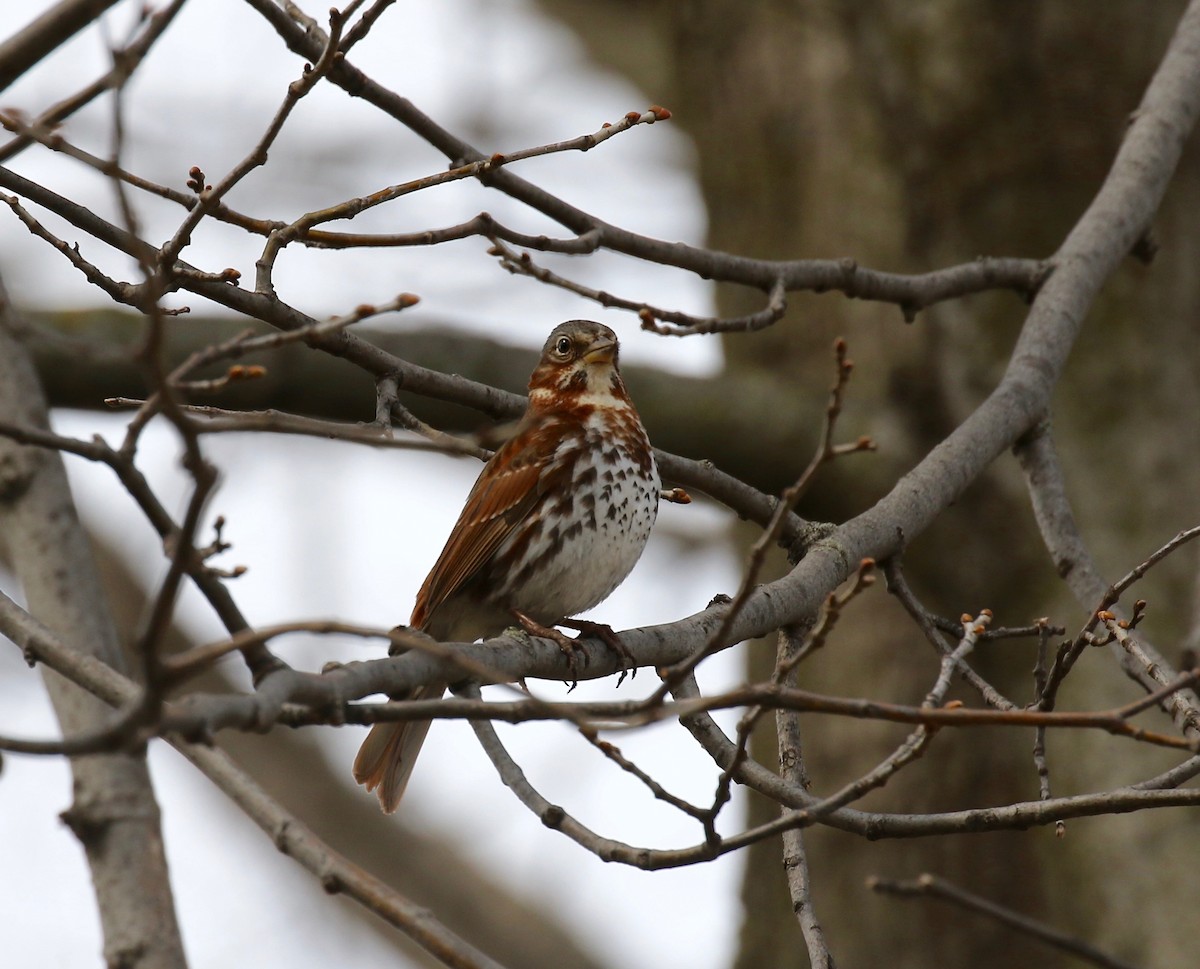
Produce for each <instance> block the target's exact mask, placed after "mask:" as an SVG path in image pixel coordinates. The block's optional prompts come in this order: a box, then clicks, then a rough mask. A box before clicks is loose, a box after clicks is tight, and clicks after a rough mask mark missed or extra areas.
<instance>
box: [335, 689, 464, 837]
mask: <svg viewBox="0 0 1200 969" xmlns="http://www.w3.org/2000/svg"><path fill="white" fill-rule="evenodd" d="M445 692H446V687H445V685H444V684H433V685H429V686H421V687H418V688H417V689H415V690H413V692H412V694H411V695H410V696H408V697H407V698H406V699H409V700H436V699H440V698H441V696H442V694H443V693H445ZM429 724H430V721H429V720H398V721H396V722H394V723H377V724H375V726H373V727H372V728H371V732H370V733H369V734H367V739H366V740H364V741H363V744H362V746H361V747H360V748H359V749H358V756H357V757H355V758H354V779H355V780H356V781H358V783H360V784H362V785H363V786H364V787H365V788H366V789H367V790H368V791H374V792H375V794H376V796H377V797H378V798H379V804H380V806H381V807H382V808H383V810H384V812H385V813H387V814H391V813H392V812H393V811H395V810H396V808H398V807H399V806H400V798H401V796H402V795H403V794H404V789H405V788H406V787H407V786H408V778H409V776H410V775H411V774H412V769H413V764H415V763H416V762H417V754H419V753H420V752H421V745H422V744H423V743H425V735H426V734H427V733H428V732H429Z"/></svg>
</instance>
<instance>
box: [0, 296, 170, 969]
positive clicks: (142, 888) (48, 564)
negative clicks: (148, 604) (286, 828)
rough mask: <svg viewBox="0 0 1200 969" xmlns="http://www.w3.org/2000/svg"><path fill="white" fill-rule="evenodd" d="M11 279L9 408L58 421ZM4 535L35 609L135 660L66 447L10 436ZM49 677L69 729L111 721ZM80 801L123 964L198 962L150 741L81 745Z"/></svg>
mask: <svg viewBox="0 0 1200 969" xmlns="http://www.w3.org/2000/svg"><path fill="white" fill-rule="evenodd" d="M19 329H20V328H19V327H18V325H17V322H16V319H15V314H14V311H13V308H12V305H11V304H10V303H9V301H8V296H7V293H6V292H5V291H4V288H3V283H0V415H2V416H3V419H4V420H6V421H11V422H13V423H17V424H24V425H26V426H31V427H38V428H48V427H49V421H48V419H47V412H46V405H45V400H44V398H43V397H42V392H41V388H40V387H39V386H38V383H37V378H36V376H35V374H34V370H33V364H32V362H31V361H30V358H29V355H28V353H27V352H26V350H25V348H24V346H23V345H22V343H21V341H20V340H19V339H18V337H17V333H18V331H19ZM0 537H2V538H3V541H4V543H5V545H6V547H7V551H8V560H9V562H10V563H11V567H12V569H13V572H14V574H15V576H16V578H17V580H18V581H19V582H20V585H21V590H22V592H23V593H24V596H25V603H26V608H27V609H28V610H29V612H30V613H31V614H32V615H33V616H35V617H36V618H38V619H39V620H41V621H42V622H44V623H45V624H46V625H47V626H49V627H50V628H51V629H53V630H54V631H55V632H56V633H57V634H58V635H59V636H61V637H62V639H63V641H64V642H66V643H70V644H72V645H74V647H75V648H76V649H78V650H79V651H80V652H83V653H87V654H89V655H91V656H95V657H97V658H99V659H101V660H103V661H104V662H105V663H107V664H108V665H110V666H112V667H113V668H114V669H117V670H120V671H122V672H126V673H127V672H128V669H127V664H126V662H125V657H124V655H123V653H122V650H121V646H120V643H119V642H118V639H117V635H116V632H115V630H114V627H113V623H112V620H111V618H110V616H109V612H108V604H107V602H106V600H105V597H104V593H103V591H102V589H101V587H100V583H99V578H98V575H97V572H96V568H95V564H94V561H93V558H92V550H91V548H90V546H89V544H88V539H87V536H86V535H85V534H84V531H83V529H82V527H81V526H80V523H79V518H78V516H77V514H76V511H75V505H74V503H73V501H72V500H71V492H70V489H69V487H68V485H67V475H66V470H65V469H64V467H63V462H62V457H61V456H60V455H59V454H56V453H54V452H52V451H45V450H39V449H37V448H33V447H23V446H21V445H19V444H14V443H13V442H11V441H9V440H7V439H0ZM44 678H45V682H46V689H47V691H48V692H49V694H50V699H51V701H52V703H53V705H54V710H55V713H56V714H57V715H58V720H59V724H60V725H61V727H62V732H63V736H64V737H68V738H69V737H72V736H74V735H77V734H81V733H88V732H90V731H94V730H96V729H99V728H101V727H103V725H104V724H105V723H107V722H109V720H110V719H111V717H112V711H111V710H110V709H109V708H108V707H106V706H105V705H104V704H103V703H102V702H101V701H100V700H98V699H96V698H95V697H93V696H91V695H89V694H87V693H85V692H84V691H83V690H81V689H79V688H78V687H76V686H74V685H73V684H71V683H70V682H68V681H67V680H66V679H64V678H62V677H61V676H59V675H58V674H56V673H54V672H53V671H50V670H46V671H45V672H44ZM71 770H72V773H73V775H74V801H73V803H72V805H71V807H70V808H69V809H68V810H67V811H66V812H65V813H64V814H63V820H64V821H65V822H66V823H67V825H68V826H69V827H70V828H71V830H72V831H73V832H74V833H75V835H76V837H78V838H79V841H80V843H81V844H82V845H83V849H84V852H85V853H86V855H87V859H88V864H89V866H90V867H91V871H92V882H93V885H94V887H95V891H96V902H97V905H98V907H99V910H100V922H101V926H102V929H103V932H104V956H105V961H106V963H107V965H108V966H110V967H112V969H178V967H182V966H184V965H186V960H185V958H184V954H183V945H182V943H181V941H180V937H179V928H178V925H177V924H176V920H175V909H174V901H173V899H172V894H171V883H170V879H169V878H168V875H167V862H166V856H165V854H164V851H163V840H162V830H161V828H160V826H159V813H158V804H157V802H156V801H155V798H154V790H153V788H152V787H151V784H150V775H149V772H148V771H147V769H146V757H145V749H144V748H140V749H138V750H129V751H124V752H121V753H112V754H94V755H88V756H80V757H72V758H71Z"/></svg>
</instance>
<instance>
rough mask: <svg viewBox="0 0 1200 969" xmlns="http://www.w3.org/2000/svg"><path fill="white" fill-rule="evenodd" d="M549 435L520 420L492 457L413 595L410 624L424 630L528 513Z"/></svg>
mask: <svg viewBox="0 0 1200 969" xmlns="http://www.w3.org/2000/svg"><path fill="white" fill-rule="evenodd" d="M553 439H554V435H553V431H552V428H551V427H549V426H547V425H546V424H545V422H541V423H540V424H539V425H536V426H532V425H525V423H524V422H522V427H520V428H519V429H518V431H517V433H516V434H515V435H514V436H513V437H512V438H511V439H510V440H509V441H508V442H507V443H506V444H505V445H504V446H503V447H501V448H500V449H499V450H498V451H497V452H496V453H495V454H494V455H492V458H491V460H490V461H488V463H487V464H486V465H485V466H484V468H483V471H482V472H481V473H480V475H479V478H478V480H477V481H476V482H475V486H474V487H473V488H472V489H471V493H470V494H469V495H468V496H467V502H466V504H465V505H464V506H463V510H462V513H461V514H460V515H459V516H458V521H457V522H456V523H455V525H454V528H453V530H452V531H451V532H450V537H449V539H447V541H446V547H445V548H443V549H442V554H441V555H439V556H438V560H437V562H436V563H435V564H434V566H433V569H432V570H431V571H430V573H429V575H428V576H427V577H426V578H425V582H424V584H423V585H422V586H421V590H420V591H419V592H418V593H417V602H416V605H415V606H414V607H413V613H412V619H411V624H412V625H413V626H416V627H417V628H418V629H420V628H423V627H424V626H425V624H426V623H427V622H428V621H429V618H430V616H431V614H432V613H433V612H434V611H435V610H436V609H437V608H438V606H440V605H441V604H442V603H443V602H445V601H446V600H447V599H449V598H450V597H451V596H452V595H454V594H455V593H456V592H458V591H459V590H460V589H461V588H462V587H463V586H464V585H465V584H466V583H467V582H469V581H470V580H471V578H472V577H473V576H474V575H475V574H476V573H477V572H478V571H479V569H480V568H481V567H482V566H483V564H484V563H485V562H486V561H487V560H488V558H490V557H491V556H492V555H493V554H494V553H495V551H496V549H498V548H499V547H500V543H501V542H503V541H504V539H505V538H506V537H507V536H508V535H509V534H510V533H511V532H512V531H513V529H515V528H516V527H517V525H518V524H519V523H520V522H521V521H522V520H523V519H524V518H525V517H526V516H527V515H528V514H529V512H530V510H531V509H532V508H533V506H534V504H535V503H536V501H537V497H538V494H539V492H540V490H541V489H540V487H539V479H540V478H541V475H542V472H543V471H544V470H545V468H546V466H547V464H548V463H549V462H550V461H551V460H552V459H553V456H554V446H553V443H552V441H553ZM547 445H549V446H547Z"/></svg>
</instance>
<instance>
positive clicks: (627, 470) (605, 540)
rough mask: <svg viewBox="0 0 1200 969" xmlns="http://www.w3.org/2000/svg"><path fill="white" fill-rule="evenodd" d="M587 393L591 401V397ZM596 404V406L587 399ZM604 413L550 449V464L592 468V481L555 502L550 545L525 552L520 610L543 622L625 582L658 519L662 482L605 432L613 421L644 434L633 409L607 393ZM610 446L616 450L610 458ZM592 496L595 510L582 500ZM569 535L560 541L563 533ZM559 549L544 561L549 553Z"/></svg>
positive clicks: (575, 610) (583, 606)
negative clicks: (581, 434) (581, 435)
mask: <svg viewBox="0 0 1200 969" xmlns="http://www.w3.org/2000/svg"><path fill="white" fill-rule="evenodd" d="M588 396H591V395H590V394H589V395H588ZM588 403H593V401H588ZM603 403H604V404H605V405H607V406H605V407H604V408H603V410H596V411H594V412H593V414H592V415H591V416H590V417H589V418H588V419H587V421H586V423H585V428H586V440H585V441H584V442H583V443H582V446H581V445H580V442H579V441H578V440H577V439H574V438H572V439H568V440H565V441H563V442H562V444H560V446H559V449H558V450H557V451H556V452H555V462H554V463H558V462H559V461H562V460H567V459H571V460H572V461H575V460H576V455H575V452H576V451H577V450H578V451H581V452H582V453H581V454H580V455H579V456H578V460H577V463H576V465H575V473H576V479H577V480H578V477H579V476H580V475H587V473H588V472H589V471H591V470H592V469H594V470H595V473H596V477H595V480H594V482H592V483H590V484H586V485H581V486H576V485H575V484H574V483H573V484H572V486H571V487H570V489H568V492H567V494H565V495H563V497H562V498H561V499H560V500H561V502H562V505H561V506H560V505H555V506H551V508H549V509H547V514H548V515H549V517H550V520H551V521H552V522H554V531H553V532H552V540H551V541H549V542H544V543H539V544H538V545H536V546H531V547H529V548H528V549H526V550H525V552H524V554H522V556H521V558H520V559H519V560H518V562H517V570H518V571H519V570H522V569H525V568H527V567H529V566H530V565H531V564H532V563H533V562H534V561H535V560H539V559H541V562H540V564H539V565H538V567H537V568H536V569H531V570H530V573H529V579H528V581H527V582H526V583H524V584H523V585H522V588H521V594H520V596H519V602H518V603H517V608H519V609H521V610H522V611H523V612H526V613H528V614H529V615H532V616H533V617H534V618H535V619H538V620H539V621H543V622H553V621H555V620H557V619H564V618H568V617H570V616H573V615H575V614H577V613H580V612H583V611H585V610H587V609H590V608H591V607H592V606H595V605H597V604H598V603H600V602H602V601H603V600H604V599H605V598H607V597H608V595H609V594H610V593H611V592H612V591H613V590H614V589H615V588H616V587H617V586H618V585H620V584H621V582H622V581H623V580H624V579H625V577H626V576H627V575H628V574H629V572H630V570H631V569H632V568H633V566H634V565H635V564H636V563H637V560H638V558H639V557H640V556H641V554H642V549H643V548H644V547H645V544H646V539H647V538H648V537H649V535H650V528H651V526H653V524H654V519H655V517H656V515H657V514H658V499H659V493H660V490H661V483H660V481H659V477H658V469H657V467H656V466H655V465H654V464H653V462H651V465H650V467H649V468H648V469H646V470H645V471H643V470H642V469H641V468H639V467H638V466H637V464H636V463H635V462H634V461H633V460H632V459H631V458H630V457H629V456H628V455H627V453H626V449H625V448H624V447H622V446H621V445H620V444H617V443H615V442H614V441H613V440H612V438H611V437H608V436H606V435H603V434H602V432H603V429H604V427H605V425H607V426H609V427H611V426H612V424H611V423H610V422H618V423H619V424H620V425H622V426H623V428H631V429H632V428H634V427H636V428H637V433H639V434H644V431H642V430H641V427H640V422H638V419H637V416H636V414H635V412H634V411H633V408H631V407H630V406H628V405H627V404H625V403H624V402H623V401H621V402H614V399H613V397H612V396H611V395H610V394H607V393H606V394H605V395H604V397H603ZM614 449H615V450H616V451H617V452H619V453H618V454H615V455H614V454H613V451H614ZM588 494H590V495H593V496H594V500H595V504H594V506H593V505H592V503H591V502H590V501H588V499H587V498H586V497H585V495H588ZM567 531H570V532H571V534H570V535H569V537H568V540H566V541H560V540H559V539H560V536H562V535H563V533H564V532H567ZM550 546H555V547H556V549H557V550H556V551H555V552H554V554H553V555H552V556H551V557H549V558H543V556H545V555H546V552H547V548H548V547H550Z"/></svg>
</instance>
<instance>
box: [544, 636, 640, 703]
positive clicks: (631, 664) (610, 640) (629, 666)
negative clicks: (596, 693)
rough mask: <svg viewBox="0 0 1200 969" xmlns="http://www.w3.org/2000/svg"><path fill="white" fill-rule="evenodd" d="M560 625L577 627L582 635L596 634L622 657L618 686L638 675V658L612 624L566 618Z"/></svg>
mask: <svg viewBox="0 0 1200 969" xmlns="http://www.w3.org/2000/svg"><path fill="white" fill-rule="evenodd" d="M559 625H562V626H566V627H567V628H568V629H577V630H579V634H580V635H581V636H595V637H596V638H597V639H598V640H600V642H602V643H604V645H605V646H607V647H608V648H609V649H611V650H612V651H613V652H614V653H616V654H617V655H618V656H619V657H620V658H621V664H622V665H621V675H620V676H619V677H617V686H620V685H621V684H622V683H624V682H625V677H627V676H628V677H629V678H630V679H633V678H634V677H635V676H637V671H638V667H637V660H636V659H635V658H634V655H633V653H631V652H630V651H629V647H628V646H626V645H625V644H624V643H623V642H621V637H620V636H618V635H617V634H616V632H615V631H614V630H613V627H612V626H607V625H605V624H604V623H602V622H591V621H590V620H587V619H564V620H562V622H561V623H560V624H559Z"/></svg>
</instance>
